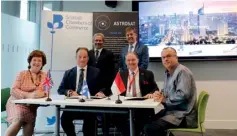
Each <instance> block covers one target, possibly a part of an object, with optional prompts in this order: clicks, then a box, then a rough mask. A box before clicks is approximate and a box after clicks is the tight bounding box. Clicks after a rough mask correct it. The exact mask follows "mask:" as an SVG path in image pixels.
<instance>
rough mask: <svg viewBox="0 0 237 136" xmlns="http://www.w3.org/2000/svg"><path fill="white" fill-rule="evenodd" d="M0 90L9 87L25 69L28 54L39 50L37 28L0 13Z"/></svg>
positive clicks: (29, 23) (32, 24) (35, 25)
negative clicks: (0, 35) (0, 45)
mask: <svg viewBox="0 0 237 136" xmlns="http://www.w3.org/2000/svg"><path fill="white" fill-rule="evenodd" d="M1 15H2V20H1V21H2V26H1V27H2V29H1V32H2V37H1V38H2V49H1V53H2V55H1V64H2V67H1V73H2V75H1V88H4V87H11V86H12V84H13V82H14V80H15V78H16V74H17V73H18V72H19V71H21V70H25V69H27V66H28V63H27V57H28V55H29V53H30V52H31V51H32V50H34V49H38V48H39V26H38V25H37V24H35V23H32V22H29V21H25V20H21V19H20V18H17V17H13V16H10V15H7V14H4V13H2V14H1Z"/></svg>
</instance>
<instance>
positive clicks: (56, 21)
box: [47, 14, 63, 33]
mask: <svg viewBox="0 0 237 136" xmlns="http://www.w3.org/2000/svg"><path fill="white" fill-rule="evenodd" d="M62 21H63V16H62V15H58V14H54V15H53V22H47V26H48V28H50V29H52V31H51V33H55V31H54V29H60V28H63V22H62Z"/></svg>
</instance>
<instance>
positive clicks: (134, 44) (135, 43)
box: [129, 42, 137, 48]
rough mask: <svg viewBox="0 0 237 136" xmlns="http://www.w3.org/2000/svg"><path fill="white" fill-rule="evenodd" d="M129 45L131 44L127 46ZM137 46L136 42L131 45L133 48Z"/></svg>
mask: <svg viewBox="0 0 237 136" xmlns="http://www.w3.org/2000/svg"><path fill="white" fill-rule="evenodd" d="M129 45H131V44H129ZM136 45H137V42H134V43H133V44H132V46H133V47H134V48H135V46H136Z"/></svg>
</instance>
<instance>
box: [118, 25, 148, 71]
mask: <svg viewBox="0 0 237 136" xmlns="http://www.w3.org/2000/svg"><path fill="white" fill-rule="evenodd" d="M125 33H126V39H127V41H128V46H125V47H124V48H123V49H122V52H121V54H120V60H119V66H120V68H121V69H122V70H127V65H126V61H125V56H126V54H127V53H128V52H135V53H136V54H137V56H138V59H139V62H138V67H139V68H142V69H147V68H148V63H149V53H148V48H147V46H144V45H140V44H138V42H137V32H136V29H135V28H133V27H127V28H126V29H125Z"/></svg>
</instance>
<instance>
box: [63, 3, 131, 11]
mask: <svg viewBox="0 0 237 136" xmlns="http://www.w3.org/2000/svg"><path fill="white" fill-rule="evenodd" d="M63 11H73V12H111V11H122V12H130V11H132V2H131V0H130V1H129V0H128V1H119V0H118V5H117V7H116V8H110V7H107V6H106V5H105V1H104V0H102V1H63Z"/></svg>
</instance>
